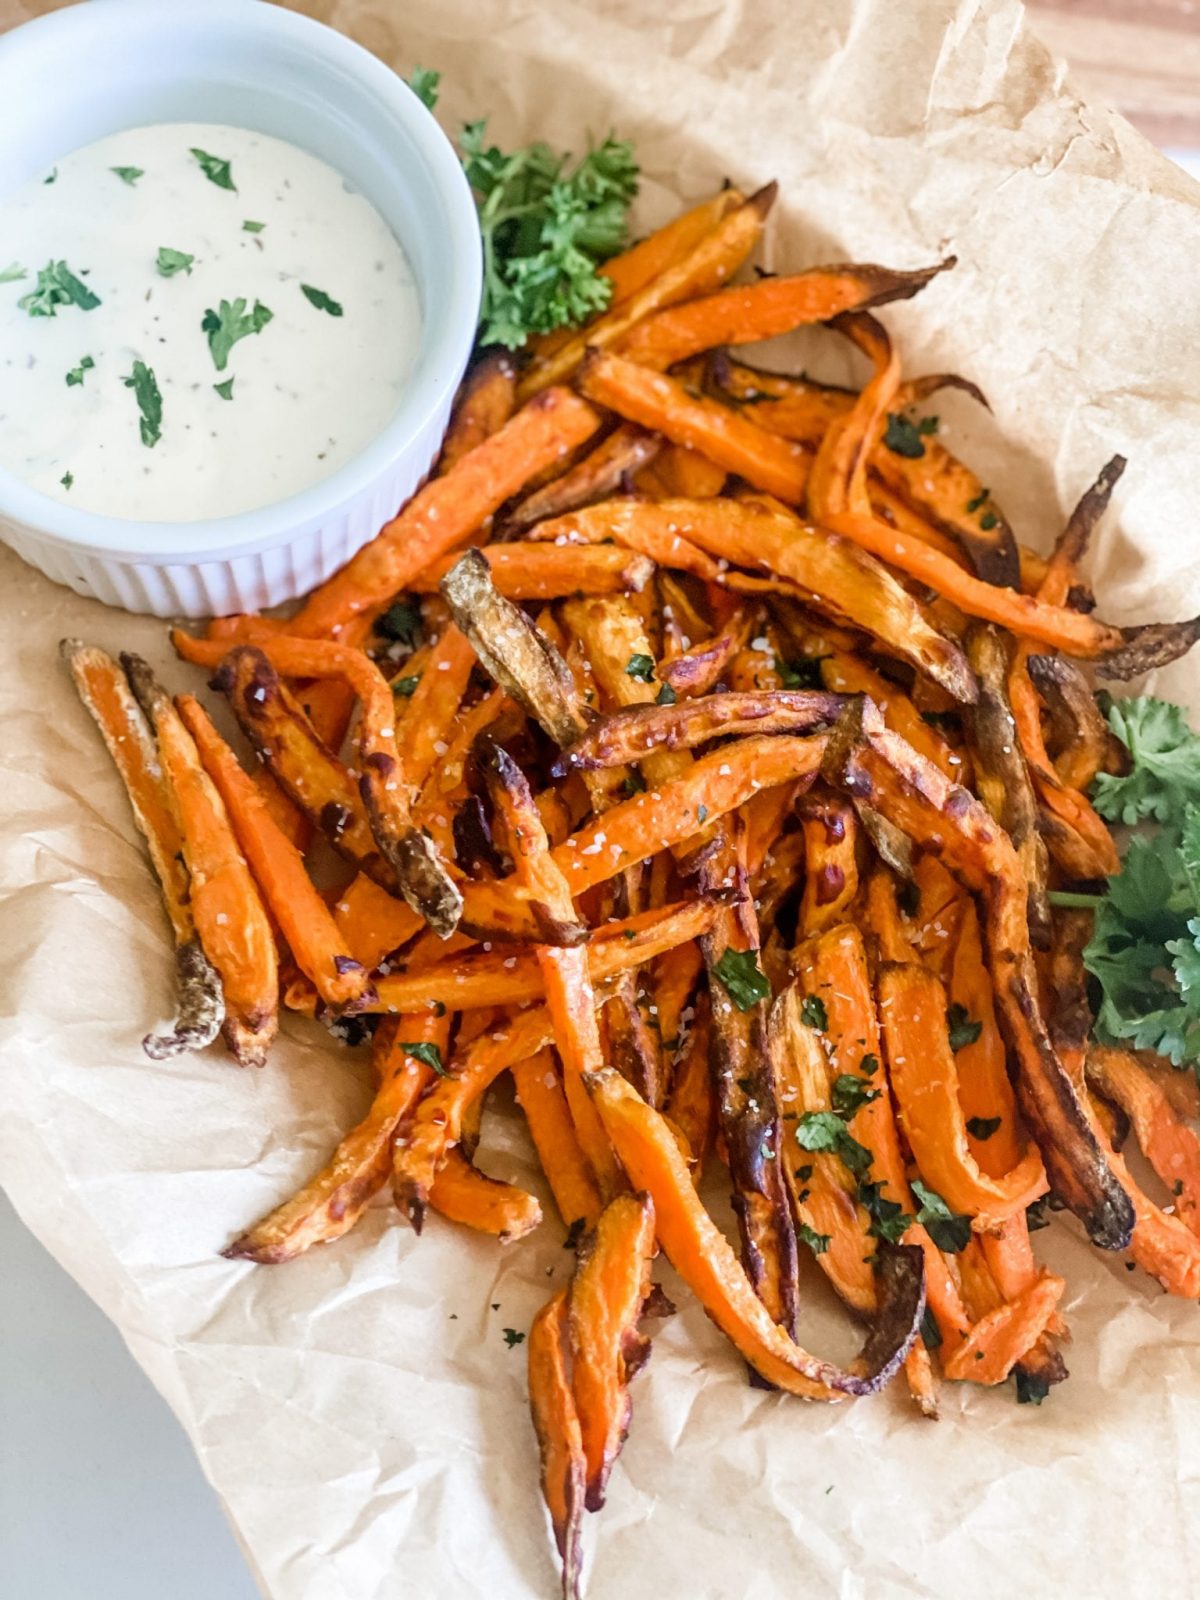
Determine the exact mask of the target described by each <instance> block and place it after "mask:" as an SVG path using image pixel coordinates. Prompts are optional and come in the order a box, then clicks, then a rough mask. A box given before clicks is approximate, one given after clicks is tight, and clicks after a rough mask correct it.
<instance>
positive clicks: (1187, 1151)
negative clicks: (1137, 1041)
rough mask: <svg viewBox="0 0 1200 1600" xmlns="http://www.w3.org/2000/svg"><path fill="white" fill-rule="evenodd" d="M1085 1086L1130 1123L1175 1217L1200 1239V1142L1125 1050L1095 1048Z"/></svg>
mask: <svg viewBox="0 0 1200 1600" xmlns="http://www.w3.org/2000/svg"><path fill="white" fill-rule="evenodd" d="M1087 1077H1088V1082H1089V1083H1090V1084H1092V1085H1093V1086H1094V1087H1095V1088H1096V1089H1098V1090H1099V1091H1100V1093H1101V1094H1102V1095H1104V1096H1105V1097H1106V1099H1109V1100H1112V1101H1114V1102H1115V1103H1116V1104H1117V1105H1118V1106H1120V1108H1121V1110H1122V1111H1124V1113H1125V1114H1126V1116H1127V1117H1128V1118H1129V1120H1130V1122H1131V1123H1132V1124H1133V1131H1134V1134H1135V1136H1136V1138H1137V1142H1138V1144H1139V1145H1140V1146H1141V1150H1142V1154H1143V1155H1144V1156H1145V1157H1146V1160H1147V1161H1148V1162H1149V1163H1150V1165H1151V1166H1152V1167H1153V1168H1154V1171H1155V1172H1156V1174H1157V1175H1158V1177H1159V1179H1160V1180H1161V1181H1162V1182H1163V1183H1164V1184H1165V1185H1166V1186H1167V1188H1168V1189H1169V1190H1170V1192H1171V1197H1172V1200H1173V1202H1174V1214H1175V1216H1177V1217H1178V1218H1179V1220H1180V1222H1182V1223H1183V1224H1184V1225H1185V1226H1186V1227H1188V1228H1190V1229H1191V1231H1192V1232H1193V1233H1194V1234H1196V1235H1197V1237H1198V1238H1200V1138H1197V1136H1196V1133H1195V1130H1194V1129H1193V1128H1190V1127H1189V1126H1188V1124H1187V1122H1186V1121H1184V1119H1183V1118H1182V1117H1181V1116H1180V1115H1179V1113H1178V1112H1177V1111H1176V1110H1175V1108H1174V1106H1173V1105H1172V1104H1171V1102H1170V1100H1169V1099H1168V1098H1167V1096H1166V1094H1165V1093H1164V1091H1163V1089H1162V1088H1161V1087H1160V1085H1159V1084H1158V1083H1157V1082H1156V1081H1155V1080H1154V1078H1153V1077H1151V1076H1150V1075H1149V1074H1148V1073H1147V1072H1145V1071H1144V1070H1143V1068H1142V1065H1141V1063H1140V1062H1139V1061H1138V1058H1137V1057H1136V1056H1135V1055H1134V1054H1133V1053H1132V1052H1131V1051H1129V1050H1114V1049H1110V1048H1109V1047H1108V1046H1106V1045H1099V1044H1094V1045H1092V1046H1091V1047H1090V1048H1089V1050H1088V1053H1087Z"/></svg>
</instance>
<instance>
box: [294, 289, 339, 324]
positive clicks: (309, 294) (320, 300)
mask: <svg viewBox="0 0 1200 1600" xmlns="http://www.w3.org/2000/svg"><path fill="white" fill-rule="evenodd" d="M300 292H301V294H302V295H303V296H304V298H305V299H306V300H307V301H308V303H309V305H312V306H316V308H317V310H318V311H328V313H329V315H330V316H331V317H340V316H341V315H342V308H341V306H340V305H339V304H338V303H337V301H336V300H334V299H331V298H330V296H329V295H327V294H326V293H325V291H324V289H314V288H313V286H312V284H311V283H302V284H301V285H300Z"/></svg>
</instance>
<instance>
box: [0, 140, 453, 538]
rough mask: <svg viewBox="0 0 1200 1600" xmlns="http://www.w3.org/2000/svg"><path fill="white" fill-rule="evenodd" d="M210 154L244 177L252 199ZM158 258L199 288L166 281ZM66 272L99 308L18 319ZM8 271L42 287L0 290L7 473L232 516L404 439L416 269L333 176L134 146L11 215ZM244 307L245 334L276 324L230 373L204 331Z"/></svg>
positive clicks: (70, 494)
mask: <svg viewBox="0 0 1200 1600" xmlns="http://www.w3.org/2000/svg"><path fill="white" fill-rule="evenodd" d="M193 147H194V148H196V149H198V150H201V151H204V152H207V153H208V154H210V155H212V156H215V157H217V158H219V159H220V160H221V161H227V162H228V163H229V177H230V179H231V181H232V182H233V183H234V184H235V185H236V189H229V188H225V187H221V186H220V185H219V184H218V183H216V182H213V181H212V179H211V178H210V177H208V176H206V172H205V168H204V166H203V165H202V164H201V162H200V161H199V160H198V159H197V157H196V156H194V155H193V154H192V149H193ZM114 167H121V168H126V169H138V168H140V169H141V175H140V176H139V177H136V178H134V179H133V181H128V179H127V178H122V177H121V176H119V175H118V174H117V173H116V172H114V171H113V170H111V169H113V168H114ZM214 170H216V171H217V173H218V175H220V171H221V169H220V168H216V169H214ZM247 223H249V224H262V226H261V228H251V229H247V227H246V224H247ZM163 248H165V249H166V250H167V251H168V252H182V253H183V254H185V255H189V256H192V257H194V259H193V260H192V262H191V264H190V265H191V270H190V271H188V270H186V269H183V268H182V267H180V268H178V269H177V270H175V271H174V272H172V273H171V275H170V276H164V275H163V274H162V272H160V270H159V267H158V257H159V251H160V249H163ZM176 260H177V257H175V256H172V255H168V256H167V257H166V258H165V261H166V263H167V265H168V266H169V265H170V264H171V263H172V262H173V261H176ZM53 262H65V263H66V266H67V268H68V269H69V272H70V273H71V274H73V275H74V278H75V282H76V283H77V284H78V285H82V286H84V289H85V291H86V293H85V294H83V295H78V294H77V295H76V299H78V298H86V297H87V295H89V294H90V295H94V296H96V297H97V298H98V299H99V302H100V303H99V304H98V305H96V306H94V307H93V308H91V309H82V308H81V307H80V305H79V304H77V303H74V302H72V300H71V299H70V298H69V296H70V293H71V291H70V289H69V288H68V290H67V295H68V298H67V300H66V303H61V302H59V301H56V302H55V303H54V315H53V316H47V315H33V316H31V315H30V314H29V309H28V307H27V308H24V309H23V308H22V307H21V305H20V301H21V300H22V299H23V298H24V297H26V296H27V295H30V294H31V293H34V294H36V292H37V288H38V274H39V271H40V270H41V269H43V268H45V267H46V266H47V265H49V264H50V263H53ZM13 267H19V268H23V269H24V271H25V274H26V275H25V276H24V277H21V278H15V277H14V278H9V279H8V281H0V466H2V467H4V468H7V470H8V471H10V472H11V473H13V474H14V475H15V476H16V477H18V478H21V479H23V480H24V481H25V482H26V483H28V484H30V485H31V486H32V487H34V488H35V489H39V490H41V491H42V492H43V493H44V494H47V495H51V496H53V497H54V498H55V499H59V500H62V501H64V502H66V503H67V504H69V505H74V506H78V507H80V508H82V509H84V510H87V511H95V512H100V513H102V514H104V515H107V516H113V517H126V518H133V519H136V520H138V521H154V520H163V521H169V522H192V521H197V520H200V519H203V518H209V517H224V516H232V515H234V514H236V513H238V512H241V511H251V510H253V509H254V508H255V507H257V506H263V505H267V504H270V503H271V502H274V501H277V500H281V499H284V498H285V497H286V496H288V495H290V494H295V493H297V492H298V491H300V490H302V489H306V488H308V487H309V486H310V485H312V484H314V483H317V482H319V481H320V480H321V479H322V478H325V477H328V475H329V474H330V473H331V472H334V471H335V470H336V469H337V468H338V467H340V466H342V465H343V464H344V463H345V462H346V461H348V460H350V458H351V457H352V456H354V455H356V454H357V453H358V452H359V451H360V450H362V449H363V448H364V446H366V445H367V444H369V443H370V442H371V440H372V439H373V438H375V437H376V436H377V435H378V434H379V432H380V431H381V429H382V428H383V427H384V426H385V425H386V424H387V422H388V420H389V418H390V417H391V416H392V414H393V412H394V411H395V409H396V405H397V402H398V400H399V398H400V395H401V392H402V391H403V389H404V386H405V382H406V380H407V378H408V376H409V373H410V371H411V369H412V365H413V362H414V360H415V358H416V354H417V348H418V345H419V342H420V336H421V310H420V303H419V299H418V295H417V289H416V285H415V283H414V281H413V274H412V269H411V267H410V266H409V263H408V258H407V257H406V255H405V253H404V251H403V249H402V248H401V246H400V244H399V243H398V241H397V240H396V238H395V236H394V235H393V233H392V232H391V230H390V228H389V227H388V225H387V223H385V222H384V220H383V218H382V217H381V216H380V215H379V213H378V212H377V211H376V210H375V209H374V207H373V206H372V205H371V204H370V203H369V202H368V201H367V200H365V199H364V198H363V196H362V195H361V194H358V193H356V192H355V191H354V190H352V189H351V188H350V187H349V185H348V184H347V182H346V180H345V179H344V178H343V177H342V176H341V174H340V173H338V172H335V171H334V169H333V168H332V167H330V166H327V165H326V164H325V163H324V162H323V161H319V160H317V158H316V157H315V156H311V155H308V154H307V153H306V152H305V151H303V150H298V149H296V147H295V146H294V145H290V144H285V143H284V142H283V141H282V140H280V139H273V138H270V137H268V136H267V135H265V134H261V133H252V132H250V131H248V130H246V129H244V128H230V127H222V126H216V125H213V124H207V123H166V124H163V125H160V126H156V127H150V128H134V129H132V130H131V131H129V132H127V133H120V134H114V135H113V136H112V137H111V138H107V139H101V140H99V141H98V142H97V143H96V144H92V145H88V146H87V147H86V148H85V149H82V150H76V151H74V152H73V153H72V154H71V155H68V156H65V157H63V158H62V159H61V160H60V161H59V163H58V166H57V168H56V169H55V172H54V173H53V174H45V175H44V176H39V177H38V178H36V179H34V180H33V182H31V183H29V184H26V185H25V186H24V187H23V188H21V189H19V190H17V191H16V192H15V193H14V194H11V195H9V196H7V197H6V198H5V199H4V200H3V201H2V202H0V278H4V277H5V275H6V274H7V272H8V271H9V270H10V268H13ZM301 285H307V286H308V287H309V289H311V290H313V291H318V292H319V293H318V294H317V298H318V300H320V298H321V296H327V297H328V299H329V301H331V302H333V303H334V305H336V306H338V307H340V308H341V315H334V314H331V311H330V310H328V309H323V307H322V305H315V304H313V303H312V301H311V300H310V298H309V297H308V296H307V295H306V294H305V292H304V291H303V289H302V288H301ZM52 298H53V296H52ZM238 299H242V300H244V301H245V309H244V312H243V318H245V319H247V321H246V322H245V323H244V324H243V325H251V319H253V313H254V308H255V303H256V302H257V303H258V304H259V306H261V307H265V308H266V309H267V310H268V311H269V312H270V313H271V315H270V320H269V321H268V320H266V319H265V318H264V317H263V316H262V314H261V312H260V313H259V316H258V318H257V319H254V320H257V321H258V323H260V324H261V326H260V327H259V329H258V331H256V332H249V333H247V334H246V335H245V336H243V337H242V338H240V339H238V340H237V342H235V343H234V344H233V345H232V347H231V348H230V349H229V352H228V357H227V364H226V365H225V366H224V368H223V369H219V368H218V367H217V365H216V362H215V360H214V353H213V350H212V348H211V346H210V338H209V334H208V333H207V332H205V331H204V329H203V328H202V326H201V324H202V323H203V322H204V321H205V319H206V313H208V312H209V311H210V310H211V311H212V312H213V313H214V314H215V315H216V316H218V317H219V314H220V308H221V302H222V301H223V300H224V301H227V302H229V303H230V305H231V306H232V304H233V302H235V301H237V300H238ZM45 300H46V297H45V295H43V296H42V303H43V304H44V303H45ZM211 320H212V319H211V318H210V319H209V321H210V322H211ZM226 320H227V321H228V317H227V319H226ZM220 342H221V341H220V340H219V339H218V345H219V344H220ZM217 353H218V355H219V354H220V353H221V352H220V350H219V349H218V352H217ZM85 358H89V359H90V362H91V365H87V363H86V361H85ZM135 362H141V363H143V364H144V366H145V367H146V368H149V369H150V371H151V372H152V373H153V378H154V383H155V384H156V385H157V389H158V392H159V396H160V397H161V411H162V415H161V423H158V424H157V425H156V424H155V423H154V418H153V414H152V413H153V406H154V402H153V396H152V394H150V393H149V392H148V389H149V386H148V384H147V382H146V378H145V374H142V381H141V383H140V385H139V386H138V387H137V388H134V387H127V386H126V384H125V382H124V381H123V380H125V379H126V378H129V377H131V375H133V374H134V372H135V370H136V369H135V366H134V363H135ZM69 374H74V375H75V378H76V381H75V382H73V383H70V384H68V382H67V378H68V375H69ZM80 379H81V380H82V381H79V380H80ZM230 379H232V380H233V384H232V388H231V389H229V388H228V381H229V380H230ZM218 384H221V385H222V386H223V387H224V388H225V390H226V392H228V393H229V395H230V398H229V399H226V398H224V396H223V393H222V392H219V391H218V389H217V388H216V385H218ZM143 401H146V403H147V404H148V405H149V406H150V409H151V415H150V418H149V427H148V430H147V429H144V428H143V426H142V424H143V417H144V411H143V405H142V402H143ZM156 431H157V432H158V434H159V436H158V438H157V440H156V442H154V443H153V444H147V443H145V442H144V439H143V435H144V434H145V433H147V432H148V434H149V436H150V437H153V435H154V433H155V432H156Z"/></svg>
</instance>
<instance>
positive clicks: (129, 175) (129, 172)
mask: <svg viewBox="0 0 1200 1600" xmlns="http://www.w3.org/2000/svg"><path fill="white" fill-rule="evenodd" d="M108 170H109V171H110V172H115V173H116V175H117V177H118V178H120V180H121V182H122V183H127V184H128V185H129V187H130V188H131V189H132V188H133V186H134V184H135V183H136V182H137V181H138V179H139V178H144V177H145V176H146V174H145V170H144V169H143V168H142V167H109V169H108Z"/></svg>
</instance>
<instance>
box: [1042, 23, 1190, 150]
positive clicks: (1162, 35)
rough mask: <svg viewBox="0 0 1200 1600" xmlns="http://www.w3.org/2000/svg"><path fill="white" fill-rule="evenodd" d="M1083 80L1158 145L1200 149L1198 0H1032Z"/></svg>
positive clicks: (1046, 35)
mask: <svg viewBox="0 0 1200 1600" xmlns="http://www.w3.org/2000/svg"><path fill="white" fill-rule="evenodd" d="M1028 10H1029V15H1030V19H1031V21H1032V22H1033V25H1034V27H1035V28H1036V29H1037V32H1038V33H1039V34H1040V36H1041V37H1042V38H1043V39H1044V40H1045V41H1046V43H1047V44H1048V45H1049V46H1050V48H1051V49H1052V50H1054V51H1055V53H1056V54H1058V55H1060V56H1062V57H1064V59H1065V60H1067V61H1068V62H1070V64H1071V66H1072V68H1073V69H1074V71H1075V74H1076V76H1077V77H1078V79H1079V81H1080V83H1081V84H1083V85H1084V86H1085V87H1087V88H1088V89H1090V90H1091V91H1092V92H1093V93H1094V94H1098V95H1100V96H1101V97H1102V98H1103V99H1105V100H1107V101H1108V103H1109V104H1110V105H1112V106H1115V107H1116V108H1117V110H1118V111H1120V112H1122V113H1123V114H1124V115H1125V116H1127V117H1128V118H1129V120H1130V122H1132V123H1133V124H1134V125H1135V127H1138V128H1140V129H1141V131H1142V132H1143V133H1144V134H1145V135H1146V137H1147V138H1148V139H1151V140H1153V142H1154V143H1155V144H1157V145H1162V146H1168V147H1172V148H1175V149H1191V150H1195V149H1200V0H1030V4H1029V7H1028Z"/></svg>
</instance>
